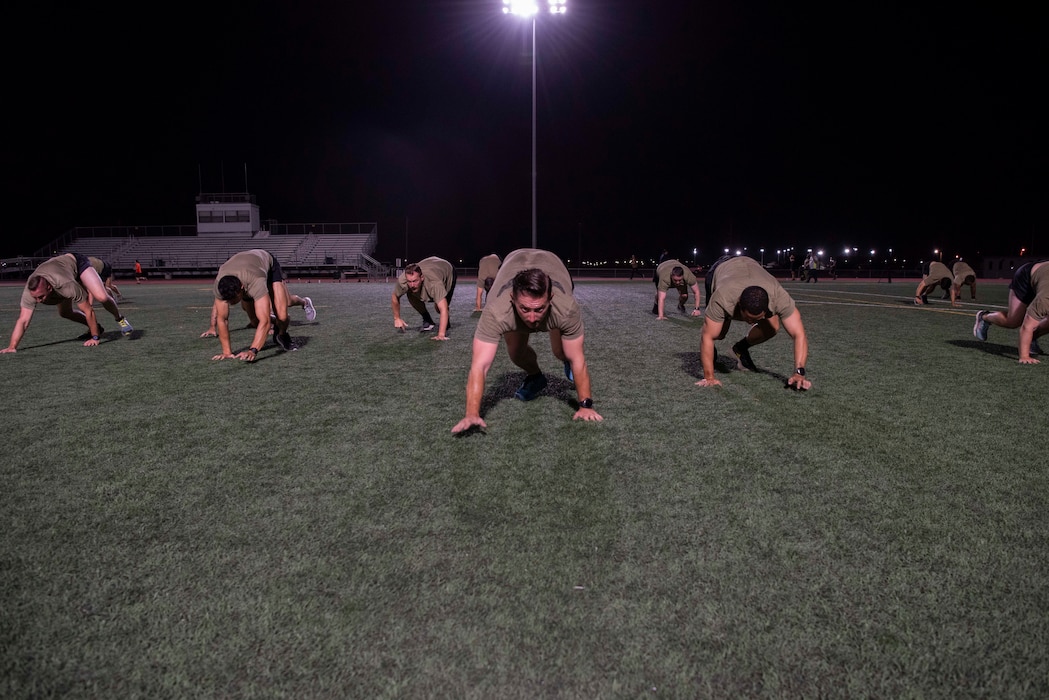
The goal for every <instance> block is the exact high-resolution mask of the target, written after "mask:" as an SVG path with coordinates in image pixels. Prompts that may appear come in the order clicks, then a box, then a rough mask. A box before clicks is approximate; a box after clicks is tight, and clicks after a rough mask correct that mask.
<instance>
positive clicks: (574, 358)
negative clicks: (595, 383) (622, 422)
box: [561, 336, 604, 420]
mask: <svg viewBox="0 0 1049 700" xmlns="http://www.w3.org/2000/svg"><path fill="white" fill-rule="evenodd" d="M561 347H562V348H563V349H564V353H565V357H566V358H567V359H568V361H569V362H570V363H572V377H573V379H574V380H575V388H576V392H577V393H578V396H579V401H580V403H582V401H583V400H584V399H592V398H593V397H594V396H593V394H592V393H590V369H589V368H588V367H587V366H586V355H585V354H584V353H583V336H579V337H578V338H573V339H572V340H567V339H562V341H561ZM572 420H604V419H603V418H602V417H601V414H600V413H598V412H597V411H595V410H594V409H593V408H582V407H581V406H580V408H579V410H577V411H576V412H575V415H574V416H572Z"/></svg>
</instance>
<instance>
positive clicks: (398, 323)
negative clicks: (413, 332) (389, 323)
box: [393, 318, 408, 330]
mask: <svg viewBox="0 0 1049 700" xmlns="http://www.w3.org/2000/svg"><path fill="white" fill-rule="evenodd" d="M393 327H394V328H400V329H401V330H404V329H405V328H407V327H408V323H407V322H406V321H405V320H404V319H403V318H395V319H393Z"/></svg>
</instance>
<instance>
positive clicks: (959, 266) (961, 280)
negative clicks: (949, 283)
mask: <svg viewBox="0 0 1049 700" xmlns="http://www.w3.org/2000/svg"><path fill="white" fill-rule="evenodd" d="M951 272H952V273H953V274H954V283H955V284H956V285H958V286H959V287H960V286H962V285H963V284H965V278H966V277H970V276H971V277H972V278H973V279H976V272H975V271H974V270H973V269H972V268H971V267H969V264H968V263H965V262H962V261H961V260H959V261H958V262H956V263H954V266H953V267H952V268H951Z"/></svg>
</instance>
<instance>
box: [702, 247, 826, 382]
mask: <svg viewBox="0 0 1049 700" xmlns="http://www.w3.org/2000/svg"><path fill="white" fill-rule="evenodd" d="M706 277H707V280H706V281H707V289H708V290H709V291H708V292H707V312H706V320H705V321H704V322H703V339H702V344H701V346H700V352H699V359H700V361H701V363H702V365H703V379H701V380H700V381H698V382H696V385H697V386H721V382H720V381H718V380H717V379H716V378H715V377H714V360H715V358H716V357H717V352H716V351H715V349H714V341H715V340H724V338H725V336H726V335H728V329H729V326H730V325H731V323H732V321H733V320H736V321H745V322H747V323H749V324H751V326H750V330H748V331H747V335H746V336H744V337H743V339H742V340H740V341H739V342H738V343H736V344H735V345H733V346H732V351H733V352H734V353H735V354H736V360H737V366H738V367H739V369H748V370H752V371H753V370H757V367H756V366H755V365H754V361H753V360H752V359H751V358H750V348H752V347H753V346H755V345H759V344H761V343H764V342H765V341H766V340H769V339H771V338H772V337H774V336H775V335H776V333H778V332H779V328H780V325H781V324H782V326H783V328H784V330H786V331H787V334H788V335H790V337H791V338H793V339H794V370H793V372H792V373H791V375H790V378H789V379H788V380H787V386H789V387H791V388H793V389H800V390H803V391H804V390H807V389H809V388H811V387H812V382H811V381H810V380H809V379H808V378H807V377H806V375H805V360H806V359H808V355H809V343H808V339H807V338H806V336H805V326H804V325H803V324H802V322H801V312H799V311H798V309H797V307H795V305H794V300H793V299H791V298H790V295H789V294H787V291H786V290H785V289H784V288H783V286H782V285H781V284H780V283H779V282H778V281H776V278H775V277H773V276H772V275H770V274H769V273H768V272H767V271H766V270H765V269H764V268H762V267H761V265H759V264H758V261H757V260H754V259H753V258H749V257H746V256H739V257H730V256H725V257H723V258H721V259H720V260H718V261H717V262H715V263H714V264H713V265H711V266H710V269H709V270H708V271H707V276H706Z"/></svg>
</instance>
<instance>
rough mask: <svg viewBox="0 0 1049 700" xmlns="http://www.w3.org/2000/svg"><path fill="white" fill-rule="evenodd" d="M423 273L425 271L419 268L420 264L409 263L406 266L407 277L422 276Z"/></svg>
mask: <svg viewBox="0 0 1049 700" xmlns="http://www.w3.org/2000/svg"><path fill="white" fill-rule="evenodd" d="M422 273H423V269H422V268H421V267H419V263H409V264H407V265H405V266H404V274H405V276H408V275H421V274H422Z"/></svg>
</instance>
